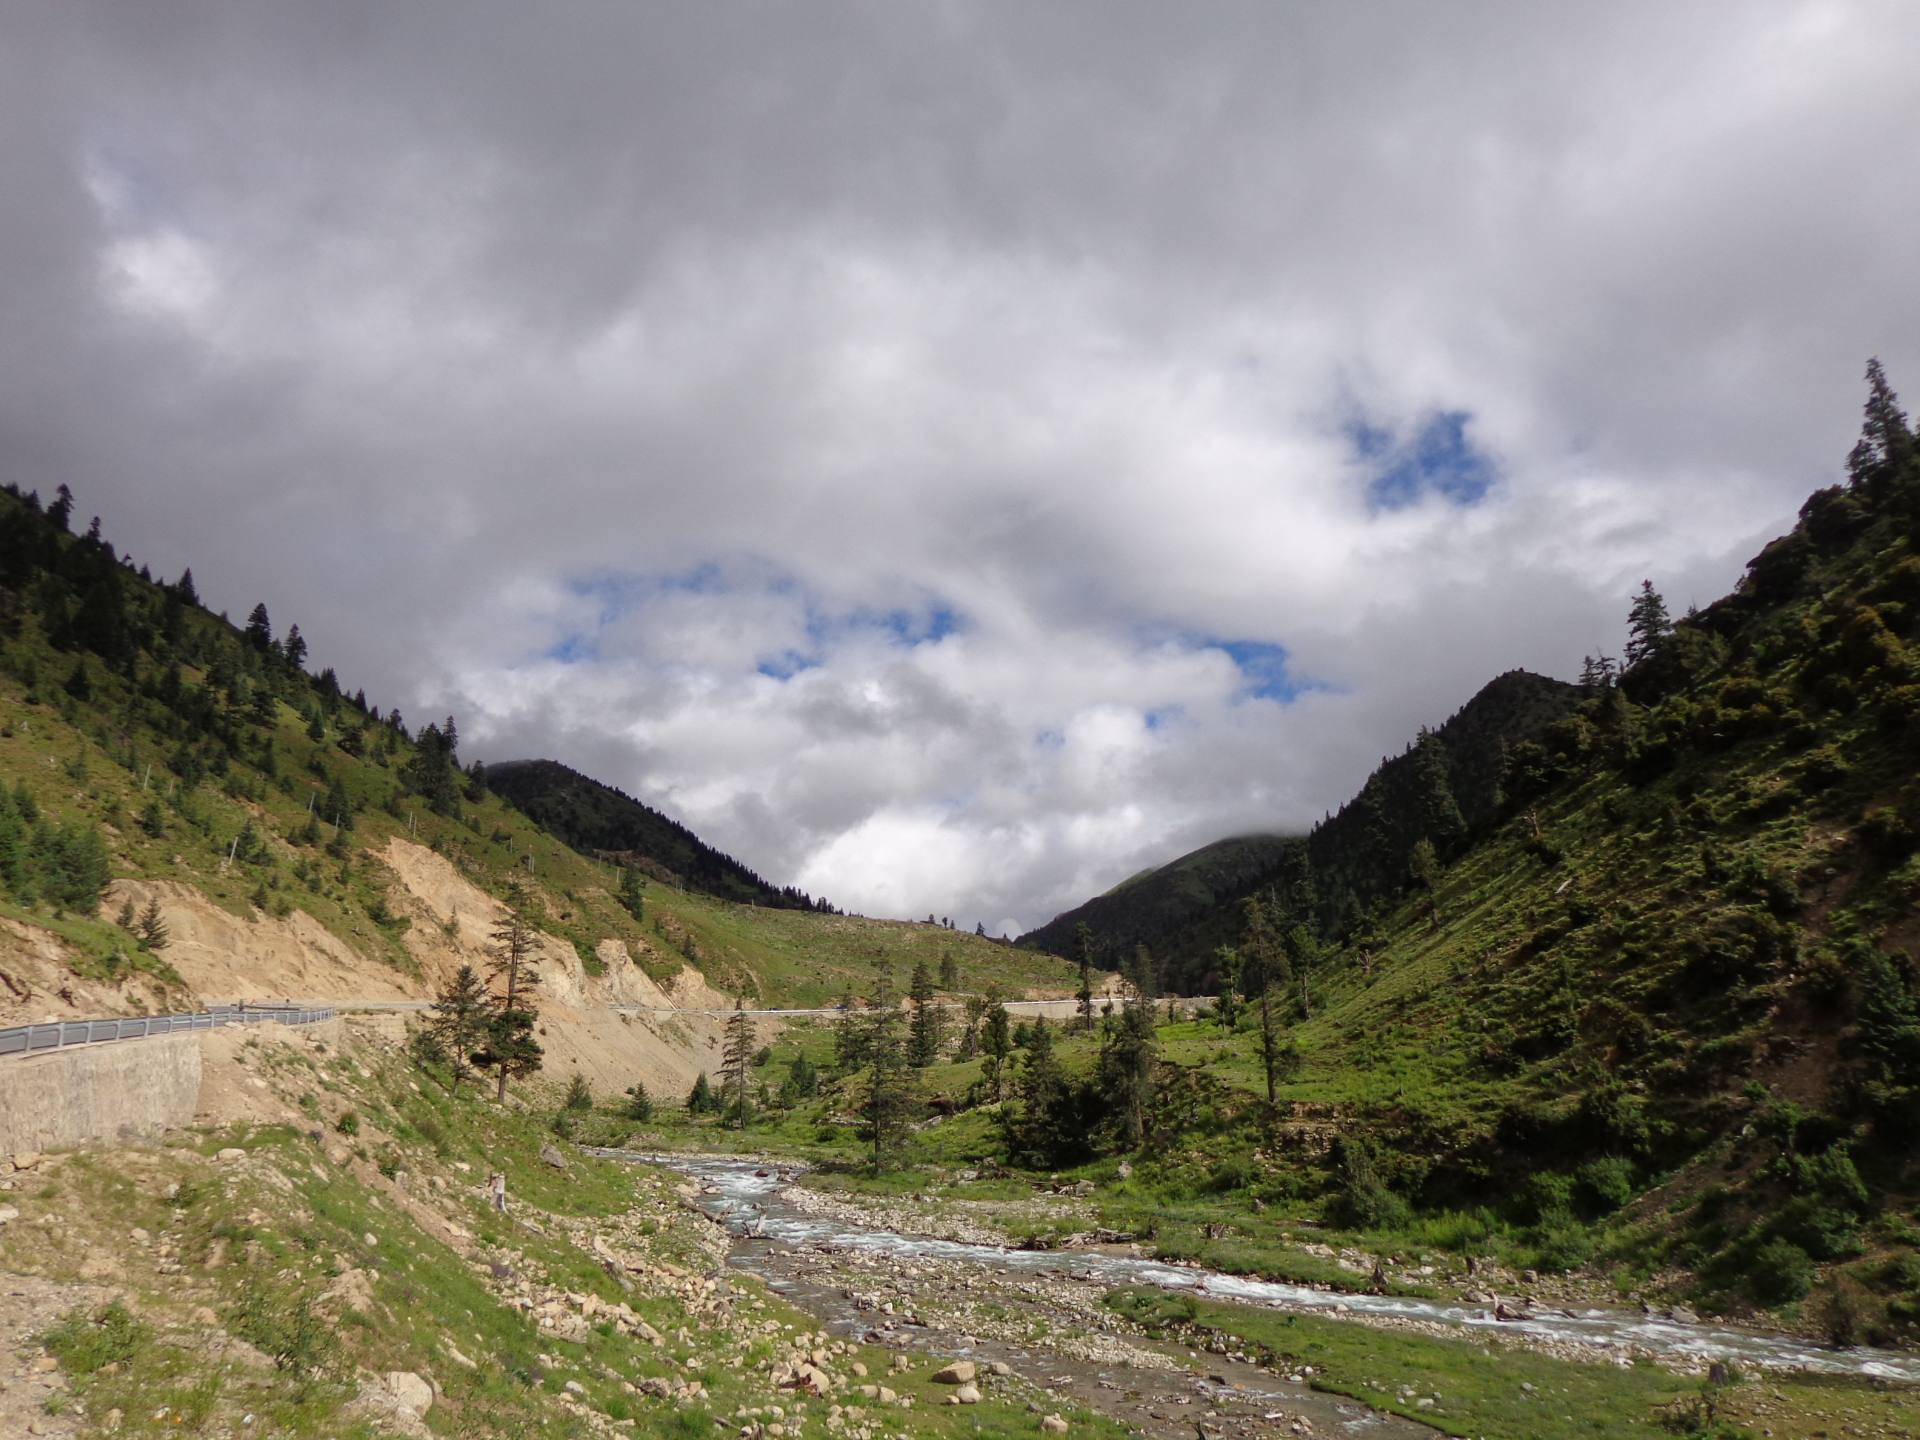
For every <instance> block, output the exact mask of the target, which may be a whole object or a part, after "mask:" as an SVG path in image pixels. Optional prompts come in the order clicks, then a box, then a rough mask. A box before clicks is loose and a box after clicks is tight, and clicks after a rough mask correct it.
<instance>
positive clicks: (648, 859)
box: [485, 760, 832, 912]
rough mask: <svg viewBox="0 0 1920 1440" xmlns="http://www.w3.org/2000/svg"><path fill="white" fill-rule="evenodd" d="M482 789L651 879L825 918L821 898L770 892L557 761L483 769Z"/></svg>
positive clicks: (654, 813)
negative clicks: (820, 914) (815, 912)
mask: <svg viewBox="0 0 1920 1440" xmlns="http://www.w3.org/2000/svg"><path fill="white" fill-rule="evenodd" d="M485 776H486V783H487V786H488V788H489V789H491V790H493V791H494V792H495V793H496V794H498V795H501V796H504V797H505V798H506V799H507V800H508V801H510V802H511V803H512V804H513V806H514V808H515V809H517V810H519V811H520V812H521V813H523V814H525V815H527V816H528V817H530V818H531V819H532V820H533V821H534V822H535V823H536V824H538V825H540V826H542V827H544V828H545V829H547V830H549V831H551V832H552V833H553V834H555V835H558V836H559V837H560V838H561V839H562V840H564V841H566V842H567V843H568V844H569V845H571V846H573V848H574V849H576V850H579V851H582V852H584V853H586V854H588V855H593V856H597V857H599V858H601V859H603V860H608V861H611V862H613V863H615V864H631V865H637V866H639V867H640V868H641V869H643V870H645V871H646V872H647V873H648V874H650V875H652V876H654V877H655V878H656V879H659V880H663V881H665V882H666V883H668V884H672V885H681V886H686V887H690V888H692V889H695V890H699V891H701V892H702V893H703V894H707V895H712V896H714V897H715V898H717V899H721V900H737V901H740V902H742V903H743V904H749V905H773V906H778V907H783V908H785V909H789V910H820V911H823V912H831V910H832V907H831V906H830V905H828V904H827V903H826V901H824V900H820V901H816V900H814V899H813V897H811V896H809V895H807V894H805V893H804V892H802V891H799V890H796V889H794V888H793V887H791V886H787V887H784V888H780V887H776V886H773V885H770V884H768V883H767V882H766V881H765V880H762V879H761V878H760V877H759V876H758V875H756V874H754V873H753V871H751V870H749V869H748V868H747V867H746V866H744V865H742V864H741V863H740V862H739V861H738V860H735V859H734V858H733V857H732V856H731V855H723V854H721V853H720V852H719V851H718V850H715V849H714V848H713V847H712V846H710V845H708V844H706V843H704V842H703V841H702V840H701V839H700V837H699V836H698V835H695V834H694V833H693V832H692V831H691V830H689V829H687V827H686V826H684V825H682V824H681V823H680V822H679V821H677V820H672V819H669V818H668V817H667V816H665V815H662V814H661V813H660V812H659V811H658V810H655V809H654V808H653V807H652V806H650V805H645V804H642V803H641V802H640V801H638V800H635V799H634V798H633V797H632V796H631V795H628V794H626V793H625V792H624V791H621V790H617V789H615V788H614V787H613V786H611V785H603V784H601V783H600V781H598V780H595V779H594V778H593V777H592V776H590V775H582V774H581V773H580V772H579V771H578V770H574V769H570V768H569V767H567V766H565V765H562V764H561V763H560V762H559V761H558V760H506V761H501V762H499V763H497V764H494V765H489V766H487V767H486V770H485Z"/></svg>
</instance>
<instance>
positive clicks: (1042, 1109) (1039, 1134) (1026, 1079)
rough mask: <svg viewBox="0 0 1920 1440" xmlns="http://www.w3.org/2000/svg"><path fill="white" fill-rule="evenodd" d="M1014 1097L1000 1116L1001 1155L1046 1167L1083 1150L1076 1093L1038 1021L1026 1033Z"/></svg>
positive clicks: (1048, 1033)
mask: <svg viewBox="0 0 1920 1440" xmlns="http://www.w3.org/2000/svg"><path fill="white" fill-rule="evenodd" d="M1014 1099H1015V1101H1016V1103H1015V1104H1013V1105H1009V1106H1008V1107H1007V1108H1006V1109H1004V1110H1002V1111H1001V1114H1000V1128H1001V1132H1002V1134H1003V1135H1004V1137H1005V1139H1006V1145H1007V1158H1008V1159H1009V1160H1011V1161H1012V1162H1013V1163H1014V1164H1016V1165H1027V1166H1032V1167H1033V1168H1036V1169H1046V1168H1051V1167H1052V1166H1055V1165H1058V1164H1060V1163H1062V1162H1063V1161H1064V1160H1067V1159H1069V1158H1071V1157H1073V1156H1074V1155H1075V1154H1076V1152H1078V1151H1079V1150H1080V1149H1082V1148H1083V1145H1084V1138H1085V1137H1084V1133H1083V1127H1082V1125H1081V1117H1080V1106H1079V1103H1078V1096H1077V1094H1076V1093H1075V1090H1074V1087H1073V1086H1072V1085H1071V1084H1070V1083H1069V1082H1068V1080H1067V1075H1066V1071H1064V1070H1063V1069H1061V1067H1060V1059H1059V1057H1058V1056H1057V1055H1055V1054H1054V1051H1053V1031H1052V1030H1051V1029H1049V1028H1048V1027H1047V1025H1046V1024H1045V1023H1044V1022H1041V1023H1036V1024H1035V1025H1034V1027H1033V1028H1032V1030H1031V1031H1030V1032H1029V1034H1028V1038H1027V1049H1026V1056H1025V1058H1024V1059H1023V1060H1022V1061H1021V1065H1020V1074H1019V1076H1018V1077H1017V1078H1016V1080H1015V1082H1014Z"/></svg>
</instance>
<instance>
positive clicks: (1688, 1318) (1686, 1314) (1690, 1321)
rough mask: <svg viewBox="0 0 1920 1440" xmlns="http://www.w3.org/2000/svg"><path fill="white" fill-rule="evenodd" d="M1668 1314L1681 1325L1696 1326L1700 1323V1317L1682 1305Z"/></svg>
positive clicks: (1675, 1307)
mask: <svg viewBox="0 0 1920 1440" xmlns="http://www.w3.org/2000/svg"><path fill="white" fill-rule="evenodd" d="M1669 1313H1670V1314H1671V1315H1672V1316H1673V1318H1674V1320H1675V1322H1676V1323H1678V1324H1681V1325H1698V1324H1699V1323H1700V1317H1699V1316H1698V1315H1696V1314H1694V1312H1693V1311H1691V1310H1689V1309H1687V1307H1686V1306H1684V1305H1676V1306H1674V1307H1673V1309H1672V1310H1671V1311H1670V1312H1669Z"/></svg>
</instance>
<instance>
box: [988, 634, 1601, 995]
mask: <svg viewBox="0 0 1920 1440" xmlns="http://www.w3.org/2000/svg"><path fill="white" fill-rule="evenodd" d="M1579 699H1580V692H1579V689H1578V687H1576V686H1573V685H1568V684H1565V683H1564V682H1562V681H1558V680H1551V679H1548V678H1547V677H1546V676H1543V675H1533V674H1529V673H1528V672H1527V671H1524V670H1512V671H1509V672H1507V673H1506V674H1505V675H1501V676H1499V677H1497V678H1496V679H1494V680H1492V681H1490V682H1489V683H1488V684H1486V685H1485V686H1483V687H1482V688H1481V690H1480V691H1479V693H1478V694H1476V695H1475V696H1474V697H1473V698H1472V699H1471V700H1469V701H1468V702H1467V703H1466V704H1465V705H1463V706H1462V707H1461V708H1460V710H1459V711H1458V712H1457V713H1455V714H1454V715H1453V716H1452V717H1451V718H1450V719H1448V720H1447V721H1446V723H1444V724H1443V725H1441V726H1440V728H1439V729H1438V730H1423V731H1422V732H1421V733H1420V736H1419V738H1418V739H1417V740H1416V741H1414V742H1412V743H1410V744H1409V745H1408V746H1407V748H1406V750H1405V751H1403V752H1402V753H1401V754H1399V755H1396V756H1393V757H1391V758H1388V759H1383V760H1382V761H1381V762H1380V766H1379V768H1378V769H1377V770H1375V771H1374V773H1373V774H1372V775H1371V776H1369V777H1368V779H1367V782H1366V784H1365V785H1364V786H1362V787H1361V790H1360V793H1359V794H1358V795H1357V796H1355V797H1354V799H1353V800H1352V801H1350V802H1349V803H1347V804H1346V805H1343V806H1342V807H1341V808H1340V810H1339V812H1338V813H1337V814H1335V815H1333V816H1330V817H1329V818H1328V819H1327V820H1326V821H1325V822H1324V823H1322V824H1320V825H1316V826H1315V827H1314V828H1313V830H1312V832H1311V833H1310V834H1308V835H1304V836H1298V837H1287V836H1278V835H1258V836H1248V837H1244V838H1239V839H1231V840H1220V841H1216V842H1215V843H1213V844H1211V845H1208V846H1205V847H1203V848H1201V849H1199V850H1196V851H1194V852H1193V853H1191V854H1189V855H1183V856H1182V857H1181V858H1180V859H1178V860H1175V861H1173V862H1172V863H1170V864H1168V865H1164V866H1162V867H1160V868H1159V869H1158V870H1153V871H1150V872H1148V873H1147V874H1145V875H1141V876H1136V877H1135V878H1133V879H1132V880H1129V881H1127V882H1126V883H1125V884H1123V885H1120V886H1117V887H1115V888H1114V889H1113V890H1111V891H1109V892H1108V893H1107V894H1105V895H1101V896H1098V897H1096V898H1095V899H1092V900H1089V901H1087V902H1086V903H1085V904H1083V905H1080V906H1077V907H1075V908H1074V909H1072V910H1069V911H1067V912H1066V913H1065V914H1063V915H1058V916H1056V917H1055V918H1054V919H1052V920H1050V921H1048V922H1047V924H1045V925H1043V926H1041V927H1040V928H1039V929H1037V930H1033V931H1030V932H1029V933H1027V934H1026V935H1023V936H1021V937H1020V941H1019V943H1020V944H1022V945H1030V946H1033V947H1035V948H1037V949H1043V950H1050V951H1052V952H1054V953H1055V954H1057V955H1071V954H1073V953H1074V946H1075V944H1076V937H1077V934H1078V932H1079V929H1080V927H1081V926H1082V925H1085V926H1086V927H1087V929H1088V931H1089V932H1090V933H1091V935H1092V937H1093V940H1094V943H1095V945H1096V947H1097V948H1098V950H1099V952H1100V954H1101V955H1102V956H1103V957H1105V958H1106V959H1107V961H1108V962H1109V963H1118V961H1119V960H1120V959H1123V958H1125V957H1127V956H1130V955H1131V954H1132V953H1133V951H1134V949H1135V947H1136V946H1140V945H1145V946H1146V947H1147V948H1148V950H1150V951H1151V952H1152V954H1153V955H1154V957H1155V958H1156V960H1157V961H1158V962H1159V963H1160V965H1161V967H1162V970H1163V973H1164V975H1165V977H1166V980H1167V983H1168V984H1169V985H1170V986H1172V987H1173V988H1175V989H1182V990H1189V991H1194V990H1205V991H1211V990H1214V989H1217V988H1218V986H1219V983H1220V964H1219V956H1218V951H1219V949H1220V947H1221V946H1222V945H1225V944H1228V943H1230V942H1231V941H1232V940H1233V939H1234V938H1235V936H1236V935H1237V934H1238V932H1239V929H1240V902H1241V901H1242V900H1244V899H1245V898H1246V897H1247V896H1249V895H1252V894H1255V893H1257V892H1260V891H1264V890H1278V891H1279V892H1281V893H1283V894H1284V895H1285V896H1286V897H1287V904H1288V905H1289V906H1290V907H1292V908H1295V909H1303V910H1305V911H1310V912H1311V914H1312V917H1313V919H1314V921H1315V923H1316V924H1317V925H1318V926H1320V927H1321V928H1323V929H1324V930H1326V931H1327V932H1329V933H1332V934H1350V933H1353V932H1354V931H1355V930H1356V929H1358V928H1359V927H1360V926H1361V925H1363V924H1364V922H1365V921H1366V918H1367V915H1368V912H1369V911H1370V909H1371V908H1372V907H1374V906H1375V905H1377V904H1379V903H1381V902H1382V901H1384V900H1385V899H1387V898H1388V897H1391V896H1393V895H1395V894H1397V893H1398V892H1399V890H1400V889H1401V887H1402V886H1403V884H1404V883H1405V880H1406V877H1407V873H1408V871H1407V867H1408V862H1409V860H1410V858H1411V856H1412V853H1413V848H1414V845H1415V844H1416V842H1417V841H1419V840H1420V839H1421V838H1422V837H1423V836H1427V837H1431V838H1432V839H1433V841H1434V843H1435V844H1436V845H1438V846H1440V847H1442V849H1441V853H1442V857H1443V858H1444V857H1445V856H1446V855H1449V854H1455V853H1458V851H1459V850H1460V848H1461V847H1462V846H1464V845H1465V844H1466V843H1467V841H1468V839H1469V838H1470V837H1471V836H1473V835H1475V834H1478V833H1483V832H1484V831H1485V829H1486V828H1487V826H1488V824H1489V823H1490V822H1491V821H1492V820H1493V819H1494V817H1495V816H1496V814H1497V813H1498V810H1499V805H1500V779H1501V772H1502V767H1503V765H1504V764H1505V757H1506V754H1507V749H1508V747H1509V746H1510V745H1512V744H1515V743H1517V742H1519V741H1522V740H1526V739H1529V738H1531V737H1534V736H1537V735H1538V734H1540V733H1541V732H1542V731H1543V730H1544V729H1545V728H1546V727H1547V726H1548V725H1549V724H1550V723H1551V722H1553V721H1555V720H1557V719H1560V718H1562V717H1564V716H1565V715H1567V714H1569V713H1570V712H1571V711H1572V709H1573V708H1574V706H1575V705H1576V704H1577V703H1578V702H1579Z"/></svg>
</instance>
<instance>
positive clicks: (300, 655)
mask: <svg viewBox="0 0 1920 1440" xmlns="http://www.w3.org/2000/svg"><path fill="white" fill-rule="evenodd" d="M281 653H282V654H283V655H285V656H286V661H287V668H288V669H289V670H293V671H300V670H304V669H305V668H306V665H307V642H306V637H304V636H303V635H301V633H300V627H299V626H298V625H289V626H288V627H287V643H286V644H285V645H284V646H282V647H281Z"/></svg>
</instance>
